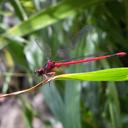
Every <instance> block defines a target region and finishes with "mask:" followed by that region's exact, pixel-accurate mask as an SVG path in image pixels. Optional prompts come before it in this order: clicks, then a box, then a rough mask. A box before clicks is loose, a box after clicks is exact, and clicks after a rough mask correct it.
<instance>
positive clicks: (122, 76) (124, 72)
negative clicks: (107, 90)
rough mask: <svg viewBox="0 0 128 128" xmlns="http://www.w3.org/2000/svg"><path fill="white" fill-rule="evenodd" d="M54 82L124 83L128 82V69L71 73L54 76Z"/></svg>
mask: <svg viewBox="0 0 128 128" xmlns="http://www.w3.org/2000/svg"><path fill="white" fill-rule="evenodd" d="M54 79H56V80H67V79H71V80H86V81H124V80H128V68H111V69H105V70H99V71H94V72H86V73H73V74H63V75H58V76H55V77H54Z"/></svg>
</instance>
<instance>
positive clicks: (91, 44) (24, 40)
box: [0, 0, 128, 128]
mask: <svg viewBox="0 0 128 128" xmlns="http://www.w3.org/2000/svg"><path fill="white" fill-rule="evenodd" d="M0 33H1V34H0V93H1V94H2V93H10V92H15V91H19V90H23V89H26V88H30V87H32V86H34V85H36V84H37V83H39V82H40V81H41V80H42V77H39V76H37V75H36V74H35V70H36V69H37V68H40V67H42V66H43V65H44V64H46V63H47V60H48V59H52V60H56V61H60V60H71V59H74V58H76V59H79V58H80V59H81V58H83V57H87V56H90V55H92V56H97V55H98V56H101V55H106V54H111V53H116V52H120V51H124V52H128V38H127V37H128V1H127V0H89V1H88V0H79V1H77V0H6V1H5V0H1V1H0ZM127 63H128V61H127V57H122V58H121V57H113V58H110V59H107V60H102V61H98V62H91V63H86V64H80V65H75V66H69V67H64V68H61V69H59V70H57V71H56V72H57V73H58V74H63V73H75V72H89V71H95V70H100V69H107V68H112V67H125V66H127ZM50 85H51V86H48V85H45V86H43V87H42V88H40V89H39V90H38V91H36V92H33V93H25V94H22V95H18V96H14V97H8V98H1V99H0V128H126V127H127V125H128V107H127V103H128V99H127V98H128V86H127V82H89V81H70V80H67V81H52V82H51V83H50Z"/></svg>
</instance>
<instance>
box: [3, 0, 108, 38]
mask: <svg viewBox="0 0 128 128" xmlns="http://www.w3.org/2000/svg"><path fill="white" fill-rule="evenodd" d="M104 1H106V0H89V1H88V0H86V1H85V0H79V1H77V0H66V1H63V2H60V3H59V4H57V5H56V6H53V7H50V8H48V9H46V10H42V11H41V12H39V13H38V14H36V15H35V16H32V17H30V18H29V19H28V20H26V21H24V22H22V23H21V24H19V25H16V26H14V27H13V28H11V29H9V30H8V31H7V32H6V33H5V35H12V36H23V35H26V34H29V33H31V32H33V31H36V30H39V29H41V28H44V27H46V26H48V25H51V24H53V23H56V22H58V21H60V20H61V19H64V18H66V17H69V16H73V15H75V14H76V12H77V11H78V10H80V9H82V8H87V7H89V6H91V5H93V4H96V3H98V2H104Z"/></svg>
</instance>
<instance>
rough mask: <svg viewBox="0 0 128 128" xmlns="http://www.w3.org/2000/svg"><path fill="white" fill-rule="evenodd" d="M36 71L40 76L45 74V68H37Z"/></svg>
mask: <svg viewBox="0 0 128 128" xmlns="http://www.w3.org/2000/svg"><path fill="white" fill-rule="evenodd" d="M35 73H36V74H37V75H38V76H43V74H44V69H43V68H39V69H36V70H35Z"/></svg>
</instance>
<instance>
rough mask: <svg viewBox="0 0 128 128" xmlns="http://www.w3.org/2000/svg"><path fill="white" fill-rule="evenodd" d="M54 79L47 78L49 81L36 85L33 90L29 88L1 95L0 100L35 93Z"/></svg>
mask: <svg viewBox="0 0 128 128" xmlns="http://www.w3.org/2000/svg"><path fill="white" fill-rule="evenodd" d="M52 79H53V77H50V78H47V79H45V80H43V81H41V82H40V83H38V84H36V85H35V86H33V87H31V88H28V89H24V90H22V91H16V92H13V93H8V94H1V95H0V98H4V97H9V96H16V95H19V94H23V93H27V92H33V91H35V90H37V89H38V88H39V87H41V86H43V85H45V84H47V83H48V82H50V81H51V80H52Z"/></svg>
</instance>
